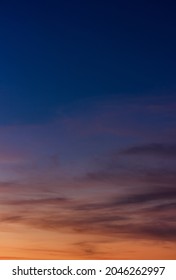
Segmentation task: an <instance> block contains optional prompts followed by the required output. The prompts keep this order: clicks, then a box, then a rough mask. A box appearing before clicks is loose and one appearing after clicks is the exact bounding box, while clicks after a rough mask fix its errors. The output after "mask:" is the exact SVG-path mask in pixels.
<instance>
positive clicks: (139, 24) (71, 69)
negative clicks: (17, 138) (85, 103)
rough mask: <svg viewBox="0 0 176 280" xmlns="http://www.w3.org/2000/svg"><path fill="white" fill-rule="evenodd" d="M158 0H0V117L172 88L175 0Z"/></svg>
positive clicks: (45, 113) (33, 115)
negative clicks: (89, 99) (91, 99)
mask: <svg viewBox="0 0 176 280" xmlns="http://www.w3.org/2000/svg"><path fill="white" fill-rule="evenodd" d="M157 2H158V3H156V2H155V1H124V0H123V1H117V0H116V1H115V0H114V1H113V0H110V1H105V0H104V1H103V0H101V1H95V0H94V1H90V0H89V1H82V0H80V1H78V0H75V1H67V0H64V1H53V0H52V1H38V0H35V1H34V0H32V1H18V0H17V1H4V3H2V1H1V4H0V62H1V63H0V98H1V101H0V123H1V124H11V123H23V122H28V123H30V122H40V121H45V120H47V119H48V118H50V117H51V116H53V115H54V114H55V112H56V111H57V112H58V111H59V108H60V107H64V106H67V104H70V103H72V102H73V101H74V102H75V100H79V99H80V98H81V99H84V98H87V97H89V98H91V96H97V98H102V97H103V98H104V97H106V96H110V95H111V94H113V95H117V96H118V94H120V96H121V95H122V94H124V96H127V97H128V96H129V95H135V96H137V95H146V94H163V93H164V94H166V93H167V92H168V91H169V92H171V94H174V90H175V87H176V80H175V77H176V67H175V62H176V54H175V50H176V36H175V35H176V34H175V33H176V32H175V30H176V17H175V12H176V4H175V3H174V1H173V3H172V2H170V3H169V1H157ZM75 110H76V108H75Z"/></svg>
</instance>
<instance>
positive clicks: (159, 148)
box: [120, 143, 176, 158]
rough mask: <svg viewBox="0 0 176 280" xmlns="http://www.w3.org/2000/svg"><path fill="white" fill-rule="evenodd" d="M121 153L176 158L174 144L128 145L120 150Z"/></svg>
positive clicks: (175, 146) (175, 145)
mask: <svg viewBox="0 0 176 280" xmlns="http://www.w3.org/2000/svg"><path fill="white" fill-rule="evenodd" d="M120 154H121V155H129V156H131V155H144V156H160V157H166V158H176V144H160V143H151V144H147V145H141V146H140V145H139V146H134V147H130V148H128V149H126V150H123V151H122V152H120Z"/></svg>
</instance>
